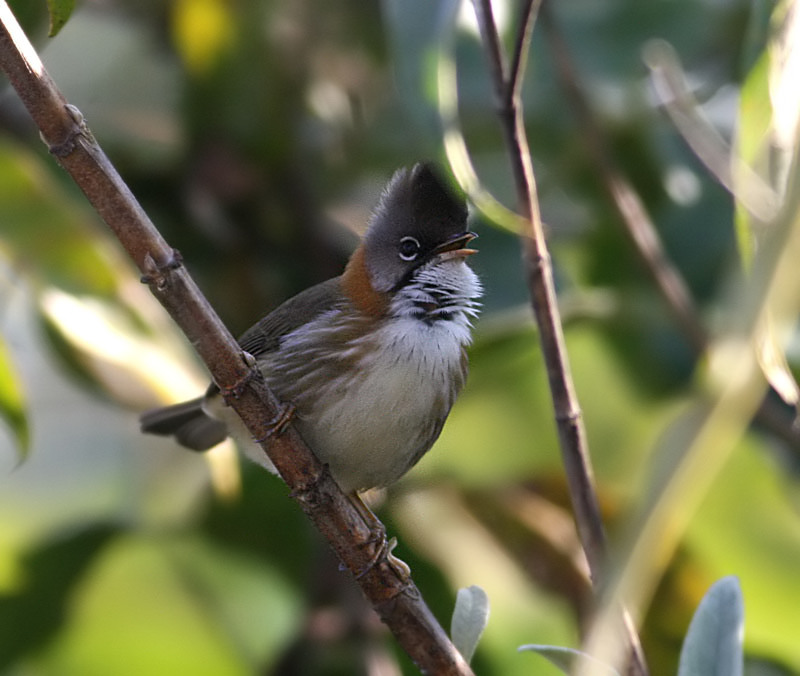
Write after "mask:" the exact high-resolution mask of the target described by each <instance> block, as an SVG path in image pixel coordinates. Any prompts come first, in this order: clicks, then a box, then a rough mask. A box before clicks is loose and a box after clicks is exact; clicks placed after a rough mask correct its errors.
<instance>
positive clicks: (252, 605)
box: [34, 536, 299, 676]
mask: <svg viewBox="0 0 800 676" xmlns="http://www.w3.org/2000/svg"><path fill="white" fill-rule="evenodd" d="M298 608H299V606H298V602H297V600H296V598H295V597H294V595H293V594H292V593H291V592H289V590H288V589H287V587H286V585H285V583H283V581H282V580H281V579H280V578H278V577H277V576H276V575H275V574H274V573H273V572H272V571H271V570H270V569H269V568H267V567H265V566H263V565H262V564H260V563H256V562H254V561H252V560H248V559H246V558H244V557H241V556H238V555H233V554H230V553H225V552H223V551H222V550H216V551H215V550H214V549H212V548H210V547H207V546H205V545H203V544H202V543H200V542H197V541H191V540H190V541H181V542H178V543H176V542H175V541H174V537H173V536H169V538H168V539H167V538H165V539H164V540H160V539H152V538H148V537H135V536H130V537H127V538H124V539H119V540H117V541H116V542H115V543H114V544H113V545H112V546H111V547H110V548H108V549H106V551H105V552H104V554H103V556H102V557H100V558H99V560H97V561H96V562H95V565H94V566H93V569H92V574H91V575H90V576H88V577H87V578H86V579H85V580H84V582H83V584H82V585H81V586H80V587H79V588H78V589H76V590H75V593H74V595H73V604H72V614H71V621H70V623H69V624H68V625H67V626H66V627H65V628H64V630H63V631H62V632H61V633H60V634H59V635H58V636H57V638H56V640H55V641H53V642H51V643H50V644H49V645H48V647H47V648H46V649H45V650H44V651H43V652H42V653H41V654H40V655H37V657H36V659H35V661H34V666H35V667H38V669H39V673H44V674H56V673H81V674H90V673H97V674H100V673H113V674H119V675H120V676H125V675H127V674H130V675H131V676H133V675H134V674H166V673H192V674H195V675H197V676H202V675H203V674H209V675H212V674H214V675H219V674H242V675H243V676H244V675H245V674H252V673H254V672H255V671H258V670H259V667H261V666H262V665H264V664H269V663H270V662H272V661H274V660H275V659H276V657H277V654H278V652H279V650H280V649H281V648H282V647H283V645H284V643H285V641H286V638H287V635H289V634H290V632H292V631H293V629H294V627H295V626H296V622H297V620H298Z"/></svg>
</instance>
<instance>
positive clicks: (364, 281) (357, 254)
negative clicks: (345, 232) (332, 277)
mask: <svg viewBox="0 0 800 676" xmlns="http://www.w3.org/2000/svg"><path fill="white" fill-rule="evenodd" d="M342 291H343V292H344V294H345V295H346V296H347V297H348V298H349V299H350V300H351V301H352V302H353V304H354V305H355V306H356V307H357V308H358V309H359V310H360V311H361V312H363V313H364V314H367V315H372V316H375V317H380V316H382V315H383V314H385V313H386V310H387V308H388V307H389V294H387V293H381V292H379V291H376V290H375V289H374V288H373V286H372V281H371V280H370V277H369V271H368V270H367V264H366V261H365V260H364V246H363V245H362V246H359V247H358V249H356V250H355V251H354V252H353V255H352V256H351V257H350V260H349V261H348V263H347V267H346V268H345V270H344V274H343V275H342Z"/></svg>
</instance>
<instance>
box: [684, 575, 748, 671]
mask: <svg viewBox="0 0 800 676" xmlns="http://www.w3.org/2000/svg"><path fill="white" fill-rule="evenodd" d="M743 627H744V601H743V600H742V591H741V589H740V587H739V581H738V580H737V579H736V578H735V577H732V576H731V577H724V578H722V579H721V580H719V581H718V582H716V583H714V585H713V586H712V587H711V589H709V590H708V593H707V594H706V595H705V596H704V597H703V600H702V601H701V602H700V606H699V607H698V608H697V612H696V613H695V614H694V617H693V618H692V622H691V624H690V625H689V632H688V633H687V634H686V640H685V641H684V643H683V648H682V649H681V658H680V667H679V669H678V676H741V674H742V669H743V659H742V639H743V633H744V632H743Z"/></svg>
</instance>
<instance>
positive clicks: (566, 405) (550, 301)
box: [474, 0, 648, 676]
mask: <svg viewBox="0 0 800 676" xmlns="http://www.w3.org/2000/svg"><path fill="white" fill-rule="evenodd" d="M474 5H475V12H476V15H477V17H478V25H479V27H480V31H481V37H482V39H483V43H484V46H485V51H486V54H487V58H488V61H489V69H490V72H491V74H492V82H493V85H494V96H495V100H496V102H497V106H498V115H499V117H500V120H501V127H502V130H503V134H504V136H505V140H506V144H507V146H508V151H509V158H510V161H511V165H512V173H513V176H514V182H515V185H516V191H517V201H518V204H519V209H520V211H521V212H522V213H523V215H525V216H527V217H528V219H529V230H528V232H526V233H524V234H523V237H522V245H523V250H524V254H525V260H526V264H527V270H528V288H529V291H530V295H531V302H532V306H533V313H534V316H535V318H536V322H537V325H538V327H539V340H540V343H541V347H542V354H543V357H544V360H545V364H546V367H547V375H548V381H549V385H550V393H551V396H552V400H553V408H554V412H555V420H556V426H557V429H558V436H559V442H560V447H561V456H562V462H563V463H564V470H565V473H566V476H567V482H568V485H569V490H570V498H571V501H572V508H573V512H574V515H575V522H576V524H577V528H578V534H579V537H580V540H581V545H582V547H583V549H584V552H585V553H586V558H587V561H588V563H589V569H590V571H591V574H592V579H593V581H594V583H595V584H597V582H598V581H599V580H600V579H601V574H602V567H603V565H604V563H605V558H606V539H605V531H604V528H603V522H602V518H601V515H600V508H599V504H598V501H597V495H596V492H595V489H594V480H593V471H592V466H591V459H590V456H589V447H588V441H587V437H586V429H585V426H584V423H583V415H582V413H581V409H580V404H579V402H578V398H577V394H576V393H575V387H574V384H573V382H572V375H571V372H570V366H569V358H568V355H567V350H566V345H565V342H564V334H563V329H562V325H561V318H560V316H559V311H558V305H557V302H556V293H555V283H554V280H553V273H552V265H551V261H550V254H549V252H548V249H547V243H546V241H545V237H544V228H543V227H542V221H541V216H540V213H539V203H538V197H537V194H536V182H535V177H534V173H533V166H532V164H531V156H530V151H529V148H528V141H527V135H526V132H525V127H524V118H523V115H522V106H521V101H520V92H521V87H522V79H523V77H524V73H525V63H526V59H525V56H526V54H527V53H528V49H529V45H530V40H531V35H532V32H533V22H534V18H535V16H536V11H535V9H536V8H538V5H539V2H538V1H537V0H527V1H526V2H525V3H524V5H523V8H522V12H521V16H522V18H521V22H520V27H519V32H518V35H517V42H516V44H515V51H514V57H513V60H512V68H511V70H510V72H509V73H508V74H506V69H505V67H504V59H503V54H502V51H501V49H500V38H499V35H498V32H497V27H496V24H495V21H494V17H493V14H492V7H491V3H490V0H474ZM622 620H623V623H624V628H625V632H626V634H627V638H628V642H629V645H630V654H631V661H630V673H632V674H636V675H639V676H643V675H645V674H647V673H648V670H647V666H646V661H645V659H644V654H643V652H642V650H641V645H640V642H639V637H638V634H637V633H636V629H635V626H634V623H633V621H632V620H631V618H630V616H629V615H628V613H627V612H626V611H624V610H623V611H622Z"/></svg>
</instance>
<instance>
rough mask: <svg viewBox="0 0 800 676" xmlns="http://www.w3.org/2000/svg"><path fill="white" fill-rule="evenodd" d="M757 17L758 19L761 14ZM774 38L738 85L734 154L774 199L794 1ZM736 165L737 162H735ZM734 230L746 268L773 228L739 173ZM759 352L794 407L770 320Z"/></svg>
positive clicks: (795, 106) (792, 85) (794, 54)
mask: <svg viewBox="0 0 800 676" xmlns="http://www.w3.org/2000/svg"><path fill="white" fill-rule="evenodd" d="M755 16H756V19H755V20H756V21H762V20H763V19H761V15H760V14H759V13H756V14H755ZM772 24H773V31H772V39H771V40H770V42H769V45H768V50H767V51H765V52H764V54H763V55H762V57H761V58H760V59H759V60H757V61H756V63H755V65H754V66H753V68H752V69H751V71H750V73H749V74H748V77H747V79H746V80H745V83H744V85H743V87H742V93H741V103H740V109H739V125H738V127H737V146H736V152H737V157H738V158H740V159H742V160H744V162H745V163H746V164H747V165H749V166H750V167H752V168H753V169H754V170H755V171H756V173H757V174H758V175H759V176H760V177H761V180H763V181H764V182H765V183H767V184H769V185H770V186H771V188H772V190H773V191H774V194H775V196H776V199H777V200H778V202H782V201H785V200H786V199H787V197H788V196H787V194H786V190H787V186H788V182H787V177H788V172H789V170H790V166H791V163H792V161H793V157H794V156H795V147H796V145H797V142H798V136H797V134H798V129H800V126H798V123H799V122H800V95H798V91H800V90H798V87H797V80H798V77H800V48H798V46H797V43H798V37H800V10H798V5H797V3H796V2H791V1H789V0H784V1H783V2H781V3H780V4H779V5H778V6H777V7H776V9H775V10H774V12H773V16H772ZM734 166H735V163H734ZM734 179H738V185H737V188H736V190H735V193H734V194H735V196H737V207H736V228H737V237H738V241H739V251H740V255H741V257H742V260H743V262H744V264H745V267H747V268H749V266H750V263H751V260H752V257H753V254H754V251H755V249H756V248H757V247H758V246H759V244H762V243H764V242H765V241H766V240H767V239H768V238H769V237H770V236H771V235H773V234H774V231H775V227H774V226H775V219H774V218H773V219H767V220H766V221H764V220H760V219H759V218H757V217H756V216H755V215H754V214H753V213H752V211H748V210H747V209H746V208H745V207H744V205H743V204H742V200H741V199H739V198H738V195H739V194H741V193H742V192H743V191H744V190H745V189H746V188H747V185H746V183H747V181H748V180H750V179H748V176H745V175H743V174H741V173H740V175H738V176H736V175H735V176H734ZM757 350H758V356H759V362H760V364H761V367H762V369H763V371H764V375H765V376H766V378H767V380H768V381H769V383H770V385H771V386H772V387H773V388H774V389H775V391H776V392H778V394H780V396H781V397H782V398H783V400H784V401H785V402H786V403H788V404H790V405H796V404H797V402H798V399H800V387H799V386H798V384H797V382H796V381H795V378H794V375H793V374H792V372H791V370H790V368H789V365H788V363H787V360H786V356H785V353H784V349H783V346H782V345H781V342H780V341H779V339H778V336H777V335H776V332H775V327H774V326H773V325H772V322H771V320H770V319H769V318H768V319H766V320H765V321H764V322H763V324H762V326H761V331H760V334H759V336H758V345H757Z"/></svg>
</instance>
